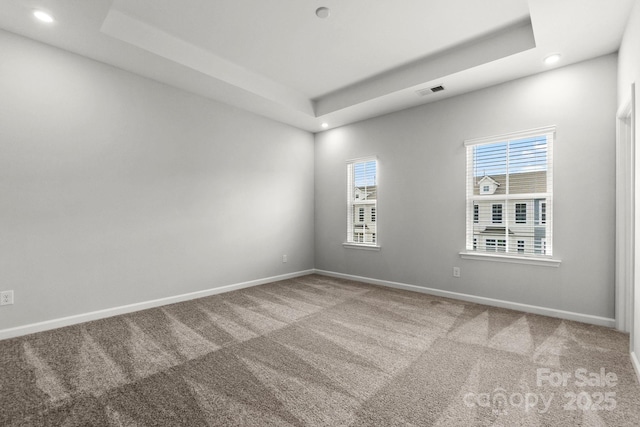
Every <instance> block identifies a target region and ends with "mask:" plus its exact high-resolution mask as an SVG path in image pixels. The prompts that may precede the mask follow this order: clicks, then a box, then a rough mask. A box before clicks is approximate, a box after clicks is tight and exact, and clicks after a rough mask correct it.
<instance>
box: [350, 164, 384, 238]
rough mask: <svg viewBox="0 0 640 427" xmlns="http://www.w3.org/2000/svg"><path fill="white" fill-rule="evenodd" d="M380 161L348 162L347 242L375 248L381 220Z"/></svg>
mask: <svg viewBox="0 0 640 427" xmlns="http://www.w3.org/2000/svg"><path fill="white" fill-rule="evenodd" d="M377 204H378V160H377V159H376V158H375V157H367V158H363V159H356V160H350V161H348V162H347V243H357V244H361V245H363V246H366V245H372V246H373V245H375V244H376V240H377V233H378V229H377V223H378V222H377V220H378V209H377V207H378V205H377Z"/></svg>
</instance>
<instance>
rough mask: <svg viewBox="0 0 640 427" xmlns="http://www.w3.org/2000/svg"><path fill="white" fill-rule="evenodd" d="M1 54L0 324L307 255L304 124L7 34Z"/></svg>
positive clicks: (205, 284) (303, 264)
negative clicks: (8, 293)
mask: <svg viewBox="0 0 640 427" xmlns="http://www.w3.org/2000/svg"><path fill="white" fill-rule="evenodd" d="M0 52H2V59H1V60H0V290H7V289H13V290H14V291H15V304H14V305H13V306H3V307H1V308H0V329H5V328H10V327H14V326H19V325H25V324H29V323H33V322H39V321H44V320H49V319H55V318H60V317H64V316H69V315H74V314H80V313H86V312H91V311H94V310H99V309H104V308H110V307H116V306H120V305H125V304H131V303H136V302H141V301H147V300H152V299H156V298H162V297H168V296H174V295H179V294H183V293H188V292H193V291H198V290H204V289H210V288H214V287H217V286H221V285H226V284H234V283H239V282H243V281H248V280H253V279H261V278H265V277H271V276H274V275H280V274H285V273H289V272H296V271H301V270H305V269H310V268H313V262H314V259H313V238H314V235H313V214H314V213H313V203H314V200H313V179H314V177H313V155H314V153H313V135H311V134H309V133H307V132H303V131H300V130H296V129H293V128H291V127H288V126H285V125H281V124H278V123H275V122H273V121H270V120H266V119H263V118H260V117H257V116H254V115H250V114H248V113H245V112H242V111H239V110H235V109H233V108H231V107H228V106H226V105H223V104H220V103H216V102H213V101H210V100H206V99H204V98H201V97H198V96H195V95H192V94H189V93H186V92H183V91H180V90H177V89H174V88H171V87H168V86H166V85H163V84H160V83H157V82H153V81H150V80H147V79H144V78H141V77H138V76H135V75H133V74H130V73H127V72H124V71H121V70H119V69H116V68H113V67H110V66H107V65H104V64H101V63H98V62H95V61H92V60H89V59H86V58H83V57H80V56H77V55H74V54H71V53H68V52H65V51H62V50H58V49H55V48H51V47H49V46H46V45H43V44H40V43H36V42H33V41H30V40H28V39H24V38H21V37H18V36H15V35H12V34H10V33H6V32H0ZM283 254H287V255H288V257H289V261H288V263H286V264H283V263H282V255H283Z"/></svg>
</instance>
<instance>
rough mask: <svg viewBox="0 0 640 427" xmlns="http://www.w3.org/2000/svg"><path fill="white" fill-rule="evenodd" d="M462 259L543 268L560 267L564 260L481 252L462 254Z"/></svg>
mask: <svg viewBox="0 0 640 427" xmlns="http://www.w3.org/2000/svg"><path fill="white" fill-rule="evenodd" d="M460 258H463V259H473V260H477V261H494V262H506V263H511V264H528V265H537V266H541V267H556V268H557V267H559V266H560V263H561V262H562V260H559V259H554V258H534V257H524V256H515V255H497V254H487V253H479V252H460Z"/></svg>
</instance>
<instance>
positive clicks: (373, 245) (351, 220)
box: [343, 156, 380, 250]
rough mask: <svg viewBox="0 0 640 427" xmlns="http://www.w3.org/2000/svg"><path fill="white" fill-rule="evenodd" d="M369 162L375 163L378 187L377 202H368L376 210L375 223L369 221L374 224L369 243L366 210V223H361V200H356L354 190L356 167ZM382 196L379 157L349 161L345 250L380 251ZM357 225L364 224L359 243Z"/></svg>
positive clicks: (376, 184)
mask: <svg viewBox="0 0 640 427" xmlns="http://www.w3.org/2000/svg"><path fill="white" fill-rule="evenodd" d="M367 162H375V165H376V166H375V168H376V173H375V186H376V198H375V200H367V204H368V205H371V204H373V206H371V208H374V209H375V220H373V221H369V222H370V223H372V224H374V227H375V229H374V231H373V232H372V234H371V239H370V240H371V241H369V242H367V241H366V240H367V239H366V238H365V233H364V227H365V226H366V224H367V215H366V213H367V212H366V210H365V217H364V222H360V221H359V219H360V216H359V212H360V211H359V209H360V207H357V205H358V204H361V203H360V202H359V200H358V201H357V200H356V199H355V198H354V196H355V195H354V188H355V176H354V173H355V165H356V164H358V163H367ZM379 196H380V162H379V161H378V157H377V156H368V157H360V158H357V159H352V160H348V161H347V240H346V242H344V243H343V246H344V247H345V248H355V249H366V250H380V246H379V237H378V236H379V232H380V230H379V222H378V218H379V212H380V211H379V207H378V199H379ZM356 208H357V209H358V212H357V217H355V216H356V211H355V209H356ZM356 224H358V225H359V224H362V226H363V233H362V237H363V238H362V241H358V240H360V239H359V238H357V239H356V236H355V234H356V233H355V232H354V225H356Z"/></svg>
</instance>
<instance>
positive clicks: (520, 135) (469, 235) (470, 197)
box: [460, 126, 561, 267]
mask: <svg viewBox="0 0 640 427" xmlns="http://www.w3.org/2000/svg"><path fill="white" fill-rule="evenodd" d="M555 131H556V127H555V126H546V127H542V128H536V129H530V130H526V131H521V132H513V133H509V134H504V135H497V136H492V137H487V138H476V139H469V140H466V141H464V146H465V147H466V151H467V173H466V175H467V178H466V187H467V191H466V194H467V196H466V198H467V202H466V205H467V209H466V211H467V214H466V217H467V218H466V245H465V250H464V251H461V252H460V256H461V257H462V258H465V259H474V260H487V261H498V262H507V263H519V264H532V265H540V266H549V267H558V266H559V265H560V262H561V261H560V260H559V259H557V258H553V257H552V256H551V255H542V254H520V253H517V252H516V253H510V252H506V253H500V252H498V251H497V240H498V237H497V236H496V237H495V239H496V252H493V251H491V252H486V251H480V250H479V249H480V247H479V246H477V245H476V247H477V249H474V235H473V230H474V227H473V225H474V220H473V219H474V215H473V213H474V212H473V209H474V208H473V205H474V200H475V201H477V200H478V199H483V198H484V199H487V200H496V199H500V200H502V201H503V203H504V205H506V206H508V205H509V201H511V200H516V199H529V198H531V199H535V198H544V199H546V212H545V213H546V215H545V217H546V218H545V219H546V221H545V225H546V226H547V227H546V233H547V234H546V237H545V247H546V253H548V254H552V253H553V249H552V244H553V243H552V242H553V145H554V142H555V141H554V140H555ZM541 135H545V136H546V137H547V144H548V148H547V189H546V193H534V194H531V195H529V194H513V195H511V194H505V195H501V196H500V197H498V198H497V197H495V196H494V195H482V194H481V195H474V194H473V188H474V177H473V173H472V168H473V147H474V146H477V145H482V144H494V143H504V142H508V141H514V140H519V139H525V138H531V137H536V136H541ZM496 203H497V202H496ZM504 205H503V210H502V213H503V217H502V219H503V224H505V227H506V228H507V229H508V227H509V221H510V220H509V213H508V208H507V217H506V218H505V217H504V215H505V206H504ZM492 210H493V209H492ZM491 214H492V215H493V212H492V213H491ZM491 222H493V216H492V217H491Z"/></svg>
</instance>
